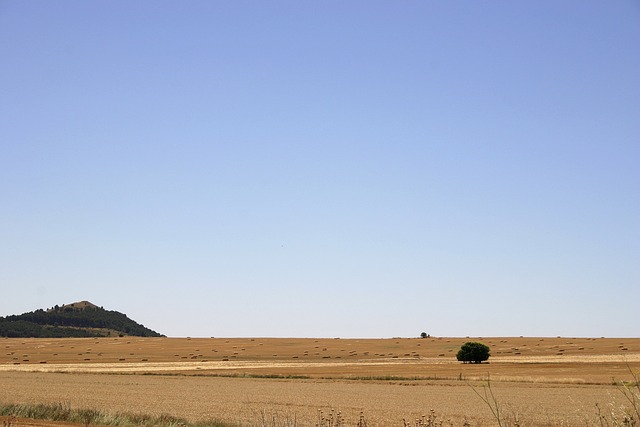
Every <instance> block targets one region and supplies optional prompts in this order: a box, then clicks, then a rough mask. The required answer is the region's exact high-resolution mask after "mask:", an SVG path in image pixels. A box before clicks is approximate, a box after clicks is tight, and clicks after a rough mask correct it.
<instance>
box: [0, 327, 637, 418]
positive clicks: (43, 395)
mask: <svg viewBox="0 0 640 427" xmlns="http://www.w3.org/2000/svg"><path fill="white" fill-rule="evenodd" d="M466 341H480V342H484V343H485V344H487V345H489V346H490V347H491V353H492V356H491V358H490V359H489V362H490V363H483V364H480V365H463V364H460V363H459V362H457V361H456V360H455V353H456V351H457V350H458V349H459V348H460V346H461V345H462V344H463V343H464V342H466ZM0 351H2V353H0V383H1V384H2V387H0V403H57V402H65V403H69V404H70V405H72V406H73V407H76V408H96V409H102V410H108V411H130V412H141V413H150V414H160V413H169V414H172V415H176V416H180V417H185V418H187V419H190V420H201V419H206V418H220V419H225V420H228V421H236V422H244V423H245V425H247V424H246V423H247V422H249V423H252V422H254V423H255V424H258V420H259V419H260V418H261V417H262V414H268V415H270V416H273V415H275V416H277V417H280V419H285V418H286V417H287V416H289V417H294V416H295V417H296V418H297V419H298V421H299V422H301V421H305V422H307V423H308V424H309V425H314V424H315V421H316V417H317V411H318V410H323V411H324V412H325V413H326V412H327V411H329V410H330V409H336V410H340V411H342V412H343V414H344V415H345V416H346V417H347V419H348V420H357V417H358V415H359V413H360V412H361V411H363V412H364V413H365V415H366V417H367V420H368V422H369V426H383V425H389V426H395V425H397V426H402V419H403V418H406V419H408V420H411V419H414V418H415V417H419V416H420V415H422V414H424V413H426V412H428V411H429V410H430V409H434V410H435V411H436V413H437V414H438V415H439V416H441V417H444V418H447V419H448V418H450V419H451V420H453V422H454V423H455V425H462V422H463V419H464V418H465V417H466V418H467V419H469V420H470V421H472V424H473V425H481V424H484V425H492V424H493V421H492V416H491V412H490V411H489V409H488V407H487V406H486V405H485V404H484V403H483V402H482V401H481V399H480V398H479V397H478V396H477V395H475V393H474V392H473V389H472V388H471V385H475V386H476V387H480V388H479V390H480V391H482V390H483V389H482V383H480V382H477V381H475V380H478V379H485V378H487V377H488V376H489V377H490V378H491V383H492V388H493V390H494V391H495V393H496V395H497V396H498V398H499V401H500V402H501V404H503V405H504V407H505V411H506V413H510V414H512V415H514V414H515V413H518V414H519V416H520V417H521V419H524V420H526V424H528V425H560V424H563V425H587V421H586V420H591V421H593V420H594V419H595V418H594V417H595V404H596V403H600V404H601V405H604V406H606V407H607V408H608V406H607V405H609V404H610V403H612V402H614V401H616V400H618V398H619V397H622V396H621V394H620V392H619V390H617V389H616V388H615V387H613V386H612V385H611V383H612V378H617V379H623V380H627V379H629V378H630V370H631V371H638V370H640V339H638V338H623V339H621V338H615V339H612V338H609V339H607V338H596V339H591V338H426V339H420V338H417V339H407V338H402V339H400V338H398V339H377V340H376V339H357V340H356V339H293V338H292V339H275V338H273V339H267V338H255V339H250V338H236V339H213V338H206V339H205V338H198V339H196V338H193V339H187V338H182V339H180V338H133V337H124V338H98V339H96V338H82V339H0ZM145 373H146V374H149V373H151V374H153V375H141V374H145ZM105 374H109V375H105ZM234 375H235V376H242V377H239V378H235V377H232V376H234ZM274 375H278V376H281V377H280V378H267V377H268V376H274ZM293 376H303V377H304V379H300V378H293ZM256 377H260V378H256ZM416 379H417V380H416ZM461 380H471V385H470V384H469V383H468V382H467V381H461ZM591 421H589V422H591ZM249 425H251V424H249ZM349 425H355V422H351V424H349Z"/></svg>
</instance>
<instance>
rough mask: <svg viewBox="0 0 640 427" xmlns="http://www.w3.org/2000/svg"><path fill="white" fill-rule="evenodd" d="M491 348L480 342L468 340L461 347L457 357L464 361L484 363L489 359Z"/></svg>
mask: <svg viewBox="0 0 640 427" xmlns="http://www.w3.org/2000/svg"><path fill="white" fill-rule="evenodd" d="M490 351H491V350H490V349H489V347H488V346H486V345H484V344H482V343H479V342H466V343H464V344H463V345H462V347H460V350H459V351H458V354H457V355H456V358H457V359H458V360H459V361H461V362H462V363H482V362H484V361H485V360H487V359H489V356H490V354H489V353H490Z"/></svg>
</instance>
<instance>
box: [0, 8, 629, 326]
mask: <svg viewBox="0 0 640 427" xmlns="http://www.w3.org/2000/svg"><path fill="white" fill-rule="evenodd" d="M0 61H1V62H0V205H1V207H0V287H1V290H2V292H1V293H2V297H1V298H0V315H8V314H16V313H22V312H25V311H31V310H34V309H37V308H46V307H51V306H53V305H55V304H63V303H70V302H74V301H78V300H90V301H92V302H94V303H96V304H98V305H102V306H104V307H105V308H108V309H113V310H118V311H122V312H125V313H127V314H128V315H129V316H130V317H132V318H134V319H136V320H138V321H140V322H141V323H143V324H144V325H145V326H148V327H150V328H152V329H155V330H157V331H159V332H162V333H164V334H167V335H170V336H239V337H246V336H295V337H334V336H340V337H391V336H416V335H418V334H420V332H422V331H426V332H428V333H430V334H432V335H441V336H443V335H449V336H467V335H471V336H491V335H493V336H499V335H530V336H536V335H544V336H555V335H565V336H633V337H637V336H640V322H638V315H637V310H638V302H639V301H640V3H638V2H637V1H631V0H628V1H624V0H619V1H608V2H605V1H583V0H580V1H556V0H553V1H545V0H542V1H528V2H513V1H483V2H478V1H401V2H398V1H385V2H382V1H348V2H344V1H322V2H311V1H273V2H263V1H189V2H182V1H171V2H169V1H156V0H154V1H145V0H143V1H128V0H127V1H84V0H83V1H65V0H62V1H55V2H53V1H18V0H14V1H7V0H4V1H2V0H0Z"/></svg>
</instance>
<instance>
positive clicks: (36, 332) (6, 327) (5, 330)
mask: <svg viewBox="0 0 640 427" xmlns="http://www.w3.org/2000/svg"><path fill="white" fill-rule="evenodd" d="M125 335H131V336H138V337H161V336H163V335H161V334H159V333H158V332H155V331H152V330H151V329H148V328H146V327H144V326H143V325H141V324H139V323H137V322H135V321H133V320H131V319H129V318H128V317H127V315H126V314H123V313H120V312H118V311H111V310H105V309H104V308H102V307H98V306H97V305H95V304H92V303H90V302H89V301H80V302H75V303H72V304H65V305H62V306H58V305H56V306H54V307H52V308H50V309H47V310H43V309H39V310H36V311H32V312H29V313H23V314H20V315H11V316H6V317H0V337H10V338H72V337H78V338H80V337H105V336H125Z"/></svg>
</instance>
